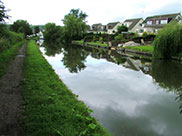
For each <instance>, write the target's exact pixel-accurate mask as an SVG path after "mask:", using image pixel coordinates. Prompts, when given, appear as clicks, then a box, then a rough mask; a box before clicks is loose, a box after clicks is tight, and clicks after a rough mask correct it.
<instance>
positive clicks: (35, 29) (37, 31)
mask: <svg viewBox="0 0 182 136" xmlns="http://www.w3.org/2000/svg"><path fill="white" fill-rule="evenodd" d="M39 32H40V28H39V26H35V28H34V33H35V34H36V33H39Z"/></svg>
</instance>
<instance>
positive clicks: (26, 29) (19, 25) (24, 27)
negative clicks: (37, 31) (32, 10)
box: [10, 20, 33, 37]
mask: <svg viewBox="0 0 182 136" xmlns="http://www.w3.org/2000/svg"><path fill="white" fill-rule="evenodd" d="M10 29H11V30H12V31H14V32H17V33H23V34H24V35H25V37H26V36H27V35H31V34H33V32H32V29H31V27H30V24H29V23H28V22H27V21H26V20H17V21H15V22H14V23H13V24H12V25H11V26H10Z"/></svg>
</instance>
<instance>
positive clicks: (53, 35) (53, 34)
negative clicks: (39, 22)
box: [43, 23, 64, 47]
mask: <svg viewBox="0 0 182 136" xmlns="http://www.w3.org/2000/svg"><path fill="white" fill-rule="evenodd" d="M44 30H45V31H44V33H43V35H44V43H45V44H46V45H47V46H50V47H57V46H60V45H61V44H62V43H63V42H64V29H63V27H61V26H56V24H55V23H48V24H46V25H45V29H44Z"/></svg>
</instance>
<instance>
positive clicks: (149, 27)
mask: <svg viewBox="0 0 182 136" xmlns="http://www.w3.org/2000/svg"><path fill="white" fill-rule="evenodd" d="M172 21H177V22H182V16H181V14H180V13H175V14H165V15H156V16H150V17H147V18H146V19H145V21H144V22H143V27H144V31H146V32H148V33H156V32H157V31H158V30H160V29H162V28H163V27H164V26H165V25H166V24H168V23H170V22H172Z"/></svg>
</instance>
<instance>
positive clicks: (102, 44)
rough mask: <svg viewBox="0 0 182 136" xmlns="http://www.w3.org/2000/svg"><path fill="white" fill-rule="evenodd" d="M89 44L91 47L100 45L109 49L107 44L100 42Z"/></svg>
mask: <svg viewBox="0 0 182 136" xmlns="http://www.w3.org/2000/svg"><path fill="white" fill-rule="evenodd" d="M87 43H88V44H91V45H99V46H105V47H108V44H106V43H100V42H87Z"/></svg>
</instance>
